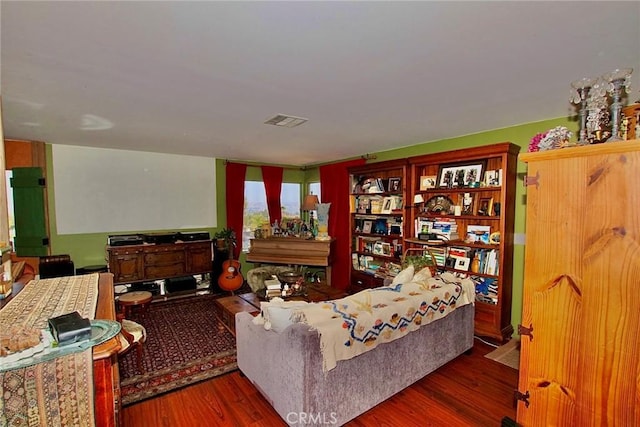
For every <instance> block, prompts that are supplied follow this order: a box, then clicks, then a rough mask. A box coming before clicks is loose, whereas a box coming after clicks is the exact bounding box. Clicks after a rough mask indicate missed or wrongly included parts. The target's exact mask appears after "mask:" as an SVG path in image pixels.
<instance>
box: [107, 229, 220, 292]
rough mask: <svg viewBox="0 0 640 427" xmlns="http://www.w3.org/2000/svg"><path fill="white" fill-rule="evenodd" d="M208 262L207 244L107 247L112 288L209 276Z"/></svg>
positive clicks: (209, 258) (196, 242)
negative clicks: (190, 276) (205, 274)
mask: <svg viewBox="0 0 640 427" xmlns="http://www.w3.org/2000/svg"><path fill="white" fill-rule="evenodd" d="M211 258H212V257H211V240H201V241H194V242H176V243H160V244H141V245H128V246H107V260H108V262H109V271H110V272H111V273H113V276H114V277H113V282H114V283H115V284H120V283H133V282H142V281H147V280H148V281H151V280H157V279H169V278H172V277H180V276H187V275H192V274H202V273H210V272H211V267H212V264H211Z"/></svg>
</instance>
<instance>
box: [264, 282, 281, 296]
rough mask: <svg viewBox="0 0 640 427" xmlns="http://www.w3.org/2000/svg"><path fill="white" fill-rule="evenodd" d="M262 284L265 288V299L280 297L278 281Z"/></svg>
mask: <svg viewBox="0 0 640 427" xmlns="http://www.w3.org/2000/svg"><path fill="white" fill-rule="evenodd" d="M264 284H265V285H266V287H267V299H271V298H274V297H280V296H282V284H281V283H280V281H279V280H278V279H269V280H265V281H264Z"/></svg>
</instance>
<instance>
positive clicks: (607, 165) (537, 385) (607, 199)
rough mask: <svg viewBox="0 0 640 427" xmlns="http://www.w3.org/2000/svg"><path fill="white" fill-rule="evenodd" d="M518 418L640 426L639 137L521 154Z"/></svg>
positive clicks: (522, 421) (523, 420)
mask: <svg viewBox="0 0 640 427" xmlns="http://www.w3.org/2000/svg"><path fill="white" fill-rule="evenodd" d="M520 159H521V160H522V161H524V162H526V163H527V169H528V170H527V177H526V179H525V185H526V205H527V208H526V246H525V273H524V276H525V277H524V290H523V310H522V324H521V325H520V328H519V329H520V331H519V332H520V334H521V343H522V345H521V359H520V379H519V384H518V390H517V392H516V395H517V398H518V412H517V414H518V415H517V421H518V423H519V424H520V425H523V426H581V427H582V426H604V425H607V426H640V345H639V344H638V341H639V340H640V140H633V141H626V142H610V143H605V144H597V145H589V146H582V147H573V148H564V149H558V150H552V151H545V152H538V153H526V154H521V155H520Z"/></svg>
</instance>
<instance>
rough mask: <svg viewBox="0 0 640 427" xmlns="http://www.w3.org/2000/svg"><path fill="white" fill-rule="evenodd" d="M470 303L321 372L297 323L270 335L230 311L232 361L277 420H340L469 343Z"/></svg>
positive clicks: (313, 342)
mask: <svg viewBox="0 0 640 427" xmlns="http://www.w3.org/2000/svg"><path fill="white" fill-rule="evenodd" d="M473 317H474V307H473V305H471V304H468V305H465V306H463V307H460V308H458V309H457V310H454V311H453V312H452V313H450V314H449V315H447V316H446V317H444V318H442V319H440V320H436V321H434V322H432V323H430V324H427V325H423V326H422V327H420V329H418V330H417V331H414V332H410V333H409V334H407V335H405V336H404V337H402V338H400V339H397V340H395V341H393V342H389V343H385V344H380V345H379V346H377V347H376V348H374V349H372V350H370V351H368V352H366V353H363V354H361V355H359V356H357V357H354V358H353V359H350V360H341V361H338V364H337V367H336V368H334V369H332V370H330V371H329V372H326V373H325V372H323V371H322V354H321V353H320V350H319V349H320V338H319V336H318V334H317V332H314V331H310V330H309V327H308V326H306V325H305V324H302V323H295V324H293V325H291V326H289V327H288V328H287V329H285V330H284V331H283V332H282V333H280V334H277V333H275V332H272V331H266V330H265V329H264V328H263V327H262V326H261V325H255V324H253V322H252V319H253V317H252V316H251V315H250V314H249V313H244V312H242V313H238V314H237V315H236V341H237V353H238V367H239V368H240V370H241V371H242V372H243V373H244V375H246V377H247V378H248V379H249V380H250V381H251V382H252V383H253V384H254V385H255V386H256V387H257V388H258V390H260V392H261V393H262V395H263V396H264V397H265V398H266V399H267V401H268V402H269V403H270V404H271V405H272V406H273V408H274V409H275V410H276V412H278V414H279V415H280V416H281V417H282V419H283V420H284V421H285V422H286V423H287V424H288V425H292V426H296V425H304V426H309V425H327V424H329V425H342V424H344V423H346V422H347V421H349V420H351V419H353V418H355V417H357V416H358V415H360V414H362V413H364V412H365V411H367V410H368V409H370V408H372V407H374V406H375V405H377V404H378V403H380V402H382V401H384V400H386V399H388V398H389V397H391V396H393V395H394V394H396V393H398V392H399V391H401V390H403V389H404V388H406V387H408V386H409V385H411V384H413V383H414V382H416V381H417V380H419V379H421V378H422V377H424V376H425V375H427V374H429V373H430V372H433V371H434V370H436V369H437V368H439V367H440V366H442V365H444V364H445V363H447V362H449V361H450V360H452V359H454V358H456V357H457V356H459V355H460V354H462V353H464V352H465V351H467V350H469V349H471V348H472V347H473Z"/></svg>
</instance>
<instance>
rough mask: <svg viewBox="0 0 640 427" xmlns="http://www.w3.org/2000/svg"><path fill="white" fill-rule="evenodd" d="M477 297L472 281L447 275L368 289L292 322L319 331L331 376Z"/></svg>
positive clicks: (301, 313)
mask: <svg viewBox="0 0 640 427" xmlns="http://www.w3.org/2000/svg"><path fill="white" fill-rule="evenodd" d="M474 295H475V289H474V286H473V282H472V281H471V280H470V279H460V278H458V277H456V276H455V275H453V274H450V273H444V274H442V275H441V276H438V277H437V278H436V277H432V278H429V279H428V280H426V281H423V282H420V283H416V282H409V283H406V284H402V283H400V284H395V285H391V286H385V287H380V288H375V289H367V290H364V291H361V292H358V293H357V294H353V295H350V296H348V297H345V298H342V299H338V300H333V301H324V302H319V303H311V304H308V305H306V306H305V307H303V308H299V309H297V310H295V312H294V314H293V316H292V320H294V321H297V322H302V323H306V324H308V325H309V326H310V327H311V328H312V329H315V330H317V331H318V333H319V334H320V347H321V348H320V350H321V351H322V356H323V370H324V371H325V372H327V371H329V370H331V369H333V368H335V366H336V362H337V361H338V360H347V359H351V358H353V357H355V356H357V355H359V354H362V353H364V352H366V351H368V350H371V349H373V348H375V347H376V346H377V345H379V344H381V343H386V342H391V341H394V340H396V339H398V338H401V337H403V336H405V335H406V334H408V333H409V332H411V331H415V330H417V329H418V328H420V327H421V326H423V325H426V324H428V323H431V322H433V321H434V320H438V319H440V318H443V317H444V316H446V315H447V314H449V313H451V312H452V311H453V310H455V309H456V308H457V307H461V306H463V305H466V304H470V303H473V301H474Z"/></svg>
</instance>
